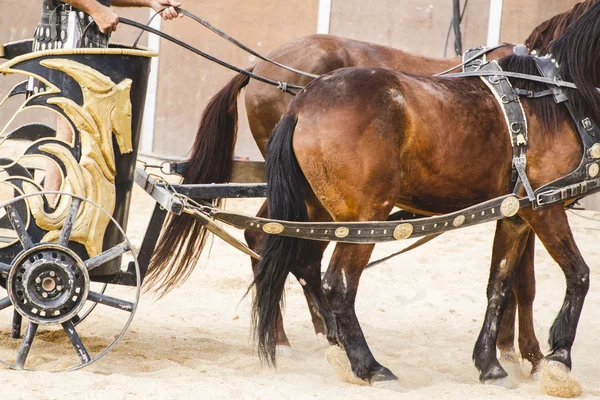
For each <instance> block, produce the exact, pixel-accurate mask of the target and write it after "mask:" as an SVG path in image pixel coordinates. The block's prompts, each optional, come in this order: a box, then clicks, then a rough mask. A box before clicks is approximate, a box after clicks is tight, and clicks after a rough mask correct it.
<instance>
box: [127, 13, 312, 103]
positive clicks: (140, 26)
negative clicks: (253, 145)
mask: <svg viewBox="0 0 600 400" xmlns="http://www.w3.org/2000/svg"><path fill="white" fill-rule="evenodd" d="M119 22H120V23H122V24H125V25H129V26H132V27H134V28H138V29H142V30H144V31H146V32H150V33H154V34H155V35H157V36H160V37H161V38H163V39H166V40H168V41H170V42H172V43H175V44H176V45H178V46H181V47H183V48H184V49H186V50H189V51H191V52H192V53H195V54H197V55H199V56H201V57H204V58H206V59H207V60H209V61H212V62H214V63H216V64H219V65H221V66H223V67H225V68H228V69H230V70H232V71H235V72H237V73H240V74H242V75H246V76H248V77H250V78H252V79H256V80H257V81H259V82H263V83H267V84H269V85H273V86H276V87H277V88H278V89H279V90H281V91H283V92H285V93H289V94H291V95H293V96H295V95H296V92H294V91H292V90H291V89H296V90H301V89H304V86H296V85H290V84H288V83H286V82H280V81H274V80H272V79H269V78H265V77H263V76H260V75H256V74H254V73H252V72H250V71H248V70H245V69H242V68H239V67H236V66H235V65H232V64H229V63H227V62H225V61H222V60H219V59H218V58H216V57H213V56H211V55H210V54H207V53H205V52H203V51H201V50H199V49H197V48H195V47H194V46H192V45H189V44H187V43H185V42H184V41H182V40H179V39H177V38H175V37H173V36H171V35H169V34H167V33H164V32H162V31H159V30H157V29H154V28H152V27H150V26H148V25H145V24H142V23H139V22H137V21H133V20H131V19H128V18H124V17H119Z"/></svg>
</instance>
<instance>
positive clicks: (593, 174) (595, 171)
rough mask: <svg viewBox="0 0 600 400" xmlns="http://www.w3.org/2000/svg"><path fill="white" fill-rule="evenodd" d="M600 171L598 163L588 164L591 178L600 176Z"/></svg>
mask: <svg viewBox="0 0 600 400" xmlns="http://www.w3.org/2000/svg"><path fill="white" fill-rule="evenodd" d="M598 172H600V166H598V164H597V163H593V164H589V165H588V175H589V176H590V178H595V177H597V176H598Z"/></svg>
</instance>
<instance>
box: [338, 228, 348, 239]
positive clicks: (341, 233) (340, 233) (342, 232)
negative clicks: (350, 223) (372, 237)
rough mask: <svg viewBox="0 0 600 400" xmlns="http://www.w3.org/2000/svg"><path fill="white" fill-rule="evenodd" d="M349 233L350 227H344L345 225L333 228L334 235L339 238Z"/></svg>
mask: <svg viewBox="0 0 600 400" xmlns="http://www.w3.org/2000/svg"><path fill="white" fill-rule="evenodd" d="M349 234H350V229H348V228H346V227H345V226H340V227H339V228H337V229H336V230H335V236H337V237H339V238H345V237H346V236H348V235H349Z"/></svg>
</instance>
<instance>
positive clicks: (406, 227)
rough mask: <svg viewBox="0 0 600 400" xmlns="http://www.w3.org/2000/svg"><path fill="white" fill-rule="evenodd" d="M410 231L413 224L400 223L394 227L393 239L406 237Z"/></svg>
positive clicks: (410, 233) (411, 231)
mask: <svg viewBox="0 0 600 400" xmlns="http://www.w3.org/2000/svg"><path fill="white" fill-rule="evenodd" d="M412 233H413V226H412V225H411V224H400V225H398V226H397V227H396V229H394V239H396V240H402V239H408V238H409V237H410V235H412Z"/></svg>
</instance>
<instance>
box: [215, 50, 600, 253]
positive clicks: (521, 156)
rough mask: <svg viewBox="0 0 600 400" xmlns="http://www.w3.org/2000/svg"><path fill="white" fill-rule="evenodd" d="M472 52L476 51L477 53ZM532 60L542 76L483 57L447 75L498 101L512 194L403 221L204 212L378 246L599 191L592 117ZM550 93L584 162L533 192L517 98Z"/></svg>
mask: <svg viewBox="0 0 600 400" xmlns="http://www.w3.org/2000/svg"><path fill="white" fill-rule="evenodd" d="M518 50H519V49H518ZM471 51H480V49H473V50H471ZM464 58H465V59H469V52H467V53H466V54H465V56H464ZM535 60H536V64H537V66H538V69H539V71H540V73H541V75H542V76H541V77H539V76H531V75H526V74H520V73H514V72H507V71H502V69H501V68H500V66H499V64H498V63H497V62H496V61H492V62H486V61H485V54H482V56H481V61H477V60H470V61H469V62H467V63H463V64H464V72H463V73H462V74H460V73H459V74H450V76H457V77H460V76H477V77H479V78H480V79H482V80H483V82H484V83H485V84H486V85H487V86H488V87H489V88H490V90H491V91H492V93H493V94H494V97H495V98H496V99H497V100H498V103H499V104H500V106H501V108H502V110H503V113H504V115H505V118H506V122H507V128H508V132H509V135H510V138H511V143H512V146H513V179H511V184H512V186H513V188H512V191H513V194H509V195H505V196H501V197H498V198H495V199H491V200H488V201H486V202H483V203H480V204H476V205H474V206H471V207H468V208H466V209H463V210H459V211H456V212H454V213H450V214H445V215H440V216H433V217H425V218H416V219H410V220H407V221H384V222H346V223H343V222H340V223H335V222H334V223H331V222H329V223H313V222H288V221H276V220H271V219H266V218H257V217H250V216H246V215H240V214H235V213H228V212H225V211H222V210H218V209H211V210H210V211H209V210H207V212H209V213H210V215H211V216H212V217H213V218H214V219H217V220H220V221H222V222H225V223H227V224H230V225H233V226H236V227H238V228H241V229H249V230H256V231H263V232H266V233H270V234H282V235H285V236H291V237H298V238H306V239H313V240H323V241H340V242H347V243H378V242H385V241H394V240H400V239H407V238H416V237H421V236H429V235H435V234H439V233H442V232H446V231H449V230H454V229H457V228H459V227H463V226H468V225H475V224H479V223H482V222H487V221H493V220H498V219H502V218H508V217H512V216H514V215H516V214H517V212H518V211H519V209H520V208H522V207H528V206H532V207H533V208H534V209H537V208H540V207H543V206H547V205H549V204H553V203H558V202H565V201H567V200H576V199H578V198H580V197H583V196H584V195H586V194H590V193H592V192H597V191H600V178H599V177H598V175H599V172H600V164H599V162H600V130H599V129H598V127H597V125H596V124H595V123H594V121H593V120H592V119H591V118H589V117H586V118H583V119H579V117H578V116H576V115H575V112H574V110H573V108H572V105H571V104H570V102H569V97H568V94H567V93H566V92H565V90H564V88H565V87H567V88H575V85H574V84H572V83H569V82H563V81H562V80H561V78H560V76H559V75H558V74H559V68H558V66H557V65H556V61H555V60H553V59H552V58H551V56H547V57H536V59H535ZM447 76H448V75H447ZM509 77H516V78H521V79H527V80H533V81H537V82H543V83H546V84H547V85H548V87H549V89H548V90H544V91H540V92H532V91H529V90H523V89H519V88H513V87H512V85H511V84H510V81H509V79H508V78H509ZM550 95H552V96H553V97H554V100H555V101H556V102H557V103H558V104H563V103H564V104H565V106H566V107H567V109H568V110H569V113H570V115H571V118H572V119H573V121H574V123H575V126H576V127H577V132H578V133H579V136H580V138H581V142H582V145H583V148H584V151H583V158H582V161H581V163H580V165H579V166H578V167H577V168H576V169H575V170H574V171H573V172H571V173H570V174H568V175H566V176H564V177H562V178H559V179H557V180H555V181H553V182H550V183H548V184H546V185H544V186H542V187H540V188H538V189H537V190H535V191H534V190H533V189H532V187H531V185H530V183H529V180H528V178H527V174H526V165H527V162H526V150H527V139H528V136H527V118H526V116H525V112H524V110H523V107H522V105H521V102H520V98H521V97H525V98H532V99H533V98H540V97H544V96H550ZM521 185H522V186H523V187H524V188H525V191H526V193H527V197H524V198H519V197H517V193H518V191H519V190H520V188H521Z"/></svg>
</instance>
